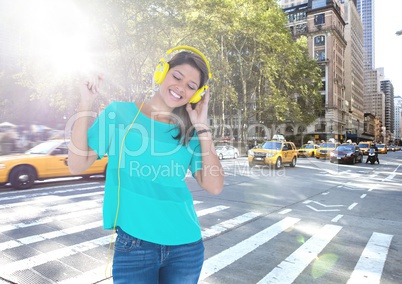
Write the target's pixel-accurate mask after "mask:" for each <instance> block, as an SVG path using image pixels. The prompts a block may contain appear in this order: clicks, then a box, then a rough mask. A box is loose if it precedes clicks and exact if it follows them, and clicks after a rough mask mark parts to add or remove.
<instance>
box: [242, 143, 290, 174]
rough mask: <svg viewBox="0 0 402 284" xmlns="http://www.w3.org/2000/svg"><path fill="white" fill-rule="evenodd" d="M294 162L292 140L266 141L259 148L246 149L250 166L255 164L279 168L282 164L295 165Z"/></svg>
mask: <svg viewBox="0 0 402 284" xmlns="http://www.w3.org/2000/svg"><path fill="white" fill-rule="evenodd" d="M296 162H297V150H296V146H295V145H294V144H293V143H292V142H287V141H276V140H273V141H267V142H265V143H264V144H263V145H262V146H261V148H256V149H251V150H249V151H248V164H249V166H250V168H252V167H254V166H256V165H262V166H264V165H267V166H274V167H275V168H276V169H280V168H282V167H283V165H289V166H291V167H295V166H296Z"/></svg>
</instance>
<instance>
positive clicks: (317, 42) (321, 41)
mask: <svg viewBox="0 0 402 284" xmlns="http://www.w3.org/2000/svg"><path fill="white" fill-rule="evenodd" d="M314 45H315V46H323V45H325V36H323V35H320V36H316V37H315V38H314Z"/></svg>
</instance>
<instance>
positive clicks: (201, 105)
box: [186, 89, 209, 129]
mask: <svg viewBox="0 0 402 284" xmlns="http://www.w3.org/2000/svg"><path fill="white" fill-rule="evenodd" d="M208 102H209V89H207V90H206V91H205V94H204V96H203V97H202V99H201V100H200V101H199V102H198V103H197V104H196V106H195V108H194V109H192V107H191V104H187V106H186V110H187V112H188V115H189V117H190V120H191V123H192V124H193V125H194V127H195V128H196V129H203V128H205V127H208Z"/></svg>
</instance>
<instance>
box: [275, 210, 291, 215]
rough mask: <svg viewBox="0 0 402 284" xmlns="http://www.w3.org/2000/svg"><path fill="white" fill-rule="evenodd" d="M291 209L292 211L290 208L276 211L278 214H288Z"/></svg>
mask: <svg viewBox="0 0 402 284" xmlns="http://www.w3.org/2000/svg"><path fill="white" fill-rule="evenodd" d="M291 211H292V209H285V210H282V211H281V212H278V214H280V215H285V214H288V213H289V212H291Z"/></svg>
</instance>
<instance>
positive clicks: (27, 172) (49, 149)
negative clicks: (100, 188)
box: [0, 139, 108, 189]
mask: <svg viewBox="0 0 402 284" xmlns="http://www.w3.org/2000/svg"><path fill="white" fill-rule="evenodd" d="M69 143H70V142H69V141H68V140H64V139H60V140H49V141H45V142H42V143H40V144H38V145H36V146H34V147H33V148H31V149H29V150H28V151H26V152H25V153H20V154H13V155H5V156H0V185H5V184H7V183H10V184H11V186H12V187H13V188H15V189H28V188H31V187H32V186H33V184H34V182H35V181H36V180H44V179H49V178H58V177H71V176H74V175H73V174H71V172H70V170H69V169H68V144H69ZM107 163H108V158H107V156H105V157H103V158H102V159H98V160H96V161H95V162H94V163H93V164H92V166H91V167H90V168H89V169H87V170H86V171H85V172H83V173H82V174H80V175H79V176H83V177H89V176H91V175H103V176H106V168H107Z"/></svg>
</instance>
